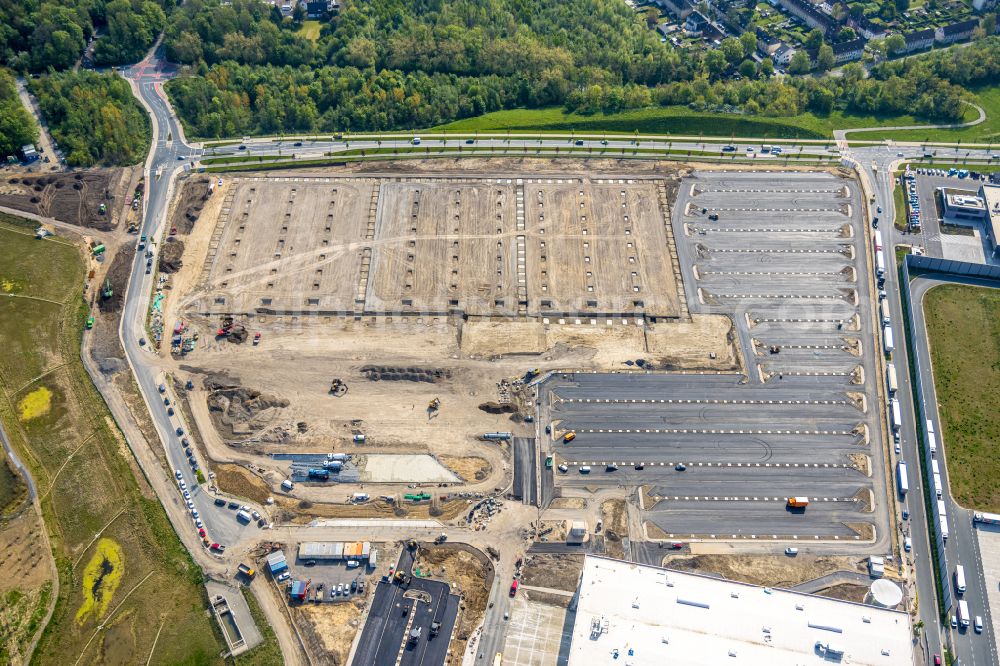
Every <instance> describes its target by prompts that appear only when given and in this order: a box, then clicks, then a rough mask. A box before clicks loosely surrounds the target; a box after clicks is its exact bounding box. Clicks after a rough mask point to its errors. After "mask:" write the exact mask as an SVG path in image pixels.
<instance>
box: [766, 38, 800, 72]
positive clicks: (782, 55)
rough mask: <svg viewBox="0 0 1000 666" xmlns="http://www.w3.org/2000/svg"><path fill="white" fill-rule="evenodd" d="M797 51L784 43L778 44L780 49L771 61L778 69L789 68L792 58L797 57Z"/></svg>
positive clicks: (775, 52)
mask: <svg viewBox="0 0 1000 666" xmlns="http://www.w3.org/2000/svg"><path fill="white" fill-rule="evenodd" d="M795 52H796V49H794V48H792V47H791V46H789V45H788V44H785V43H784V42H779V43H778V48H777V49H776V50H775V51H774V54H773V55H772V56H771V60H772V61H773V62H774V64H775V66H776V67H782V68H784V67H788V66H789V65H790V64H791V63H792V56H794V55H795Z"/></svg>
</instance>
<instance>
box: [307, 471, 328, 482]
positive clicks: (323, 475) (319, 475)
mask: <svg viewBox="0 0 1000 666" xmlns="http://www.w3.org/2000/svg"><path fill="white" fill-rule="evenodd" d="M308 476H309V478H310V479H322V480H323V481H326V480H327V479H329V478H330V472H329V470H325V469H311V470H309V472H308Z"/></svg>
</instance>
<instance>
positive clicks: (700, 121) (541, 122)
mask: <svg viewBox="0 0 1000 666" xmlns="http://www.w3.org/2000/svg"><path fill="white" fill-rule="evenodd" d="M974 117H976V114H975V113H974V112H971V110H970V118H974ZM880 124H881V125H914V124H919V121H918V120H916V119H914V118H912V117H909V116H894V117H889V118H885V117H883V118H880V117H876V116H856V115H845V114H843V113H840V112H835V113H832V114H830V115H829V116H825V117H824V116H817V115H815V114H811V113H804V114H801V115H799V116H794V117H777V118H771V117H767V116H743V115H738V114H721V113H701V112H697V111H692V110H691V109H688V108H687V107H676V106H673V107H653V108H648V109H638V110H634V111H623V112H621V113H613V114H594V115H581V114H575V113H566V112H565V111H564V110H563V109H562V108H548V109H515V110H512V111H497V112H495V113H488V114H486V115H483V116H478V117H476V118H468V119H465V120H459V121H457V122H453V123H448V124H447V125H442V126H440V127H439V128H436V129H447V130H461V131H472V130H483V131H486V130H491V131H496V130H506V129H510V130H533V131H534V130H537V131H552V132H567V131H571V130H575V131H578V132H603V131H607V132H609V133H614V132H620V133H632V132H634V131H635V130H638V131H639V132H640V133H649V134H677V135H683V136H698V135H704V136H715V137H730V136H736V137H740V136H746V137H767V138H773V139H779V138H781V139H796V138H798V139H827V138H830V139H832V137H833V131H834V130H835V129H845V128H851V127H871V126H875V125H880ZM854 138H857V139H863V140H869V139H870V140H875V139H878V138H879V136H878V133H877V132H872V133H870V135H869V134H868V133H866V134H859V135H857V136H856V137H854Z"/></svg>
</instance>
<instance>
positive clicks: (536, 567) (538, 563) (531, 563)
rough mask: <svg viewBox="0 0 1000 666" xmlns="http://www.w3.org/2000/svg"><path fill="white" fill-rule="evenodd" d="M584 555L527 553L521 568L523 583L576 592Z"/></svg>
mask: <svg viewBox="0 0 1000 666" xmlns="http://www.w3.org/2000/svg"><path fill="white" fill-rule="evenodd" d="M583 557H584V556H583V555H555V554H550V553H539V554H536V555H527V556H525V558H524V565H523V568H522V569H521V583H523V584H524V585H530V586H532V587H550V588H552V589H555V590H563V591H565V592H574V591H576V586H577V583H579V582H580V574H581V573H582V572H583Z"/></svg>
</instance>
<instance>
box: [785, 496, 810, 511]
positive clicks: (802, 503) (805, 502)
mask: <svg viewBox="0 0 1000 666" xmlns="http://www.w3.org/2000/svg"><path fill="white" fill-rule="evenodd" d="M807 506H809V498H808V497H789V498H788V508H790V509H804V508H806V507H807Z"/></svg>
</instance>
